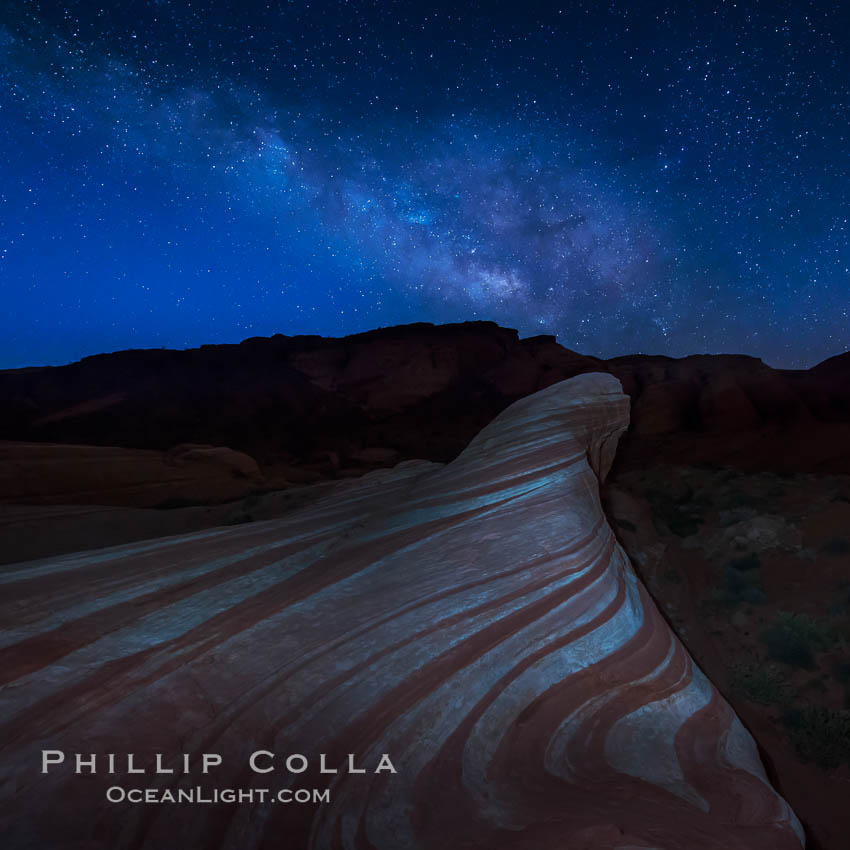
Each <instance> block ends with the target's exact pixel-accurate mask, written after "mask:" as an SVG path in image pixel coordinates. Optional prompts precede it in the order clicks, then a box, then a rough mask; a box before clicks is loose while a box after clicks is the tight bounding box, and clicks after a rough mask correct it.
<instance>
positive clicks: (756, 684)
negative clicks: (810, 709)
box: [730, 661, 788, 705]
mask: <svg viewBox="0 0 850 850" xmlns="http://www.w3.org/2000/svg"><path fill="white" fill-rule="evenodd" d="M730 684H731V686H732V690H733V691H734V692H735V693H737V694H739V695H740V696H742V697H745V698H746V699H748V700H751V701H752V702H757V703H760V704H761V705H776V704H777V703H782V702H784V701H785V699H786V698H787V696H788V683H787V682H786V681H785V677H784V676H783V675H782V673H781V672H780V671H779V670H778V669H777V668H776V667H774V666H771V665H767V664H762V663H761V662H760V661H752V662H749V663H740V664H736V665H735V666H734V667H733V668H732V671H731V674H730Z"/></svg>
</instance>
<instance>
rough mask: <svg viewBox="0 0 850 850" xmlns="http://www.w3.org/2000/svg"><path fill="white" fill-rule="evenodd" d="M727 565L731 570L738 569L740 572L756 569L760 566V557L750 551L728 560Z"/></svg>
mask: <svg viewBox="0 0 850 850" xmlns="http://www.w3.org/2000/svg"><path fill="white" fill-rule="evenodd" d="M729 566H730V567H731V568H732V569H733V570H739V571H740V572H745V571H746V570H757V569H758V568H759V567H760V566H761V558H760V557H759V556H758V553H756V552H750V553H749V554H748V555H744V556H743V557H741V558H735V559H734V560H732V561H729Z"/></svg>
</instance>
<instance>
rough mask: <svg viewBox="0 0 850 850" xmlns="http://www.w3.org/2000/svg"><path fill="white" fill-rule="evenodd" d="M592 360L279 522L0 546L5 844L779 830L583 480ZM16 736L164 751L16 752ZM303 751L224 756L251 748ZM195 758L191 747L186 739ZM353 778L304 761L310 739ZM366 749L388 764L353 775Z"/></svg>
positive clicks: (657, 839)
mask: <svg viewBox="0 0 850 850" xmlns="http://www.w3.org/2000/svg"><path fill="white" fill-rule="evenodd" d="M628 410H629V402H628V398H627V397H626V396H625V395H624V394H623V393H622V392H621V389H620V384H619V382H618V381H617V380H616V379H615V378H613V377H612V376H610V375H603V374H588V375H582V376H580V377H577V378H574V379H572V380H569V381H565V382H562V383H558V384H556V385H553V386H550V387H549V388H547V389H545V390H542V391H540V392H538V393H536V394H534V395H532V396H529V397H527V398H525V399H523V400H521V401H519V402H517V403H515V404H513V405H512V406H511V407H510V408H508V409H507V410H506V411H504V412H503V413H502V414H501V415H500V416H498V417H497V418H496V419H495V420H494V421H493V422H492V423H491V424H490V425H488V426H487V427H486V428H485V429H484V430H483V431H482V432H481V433H480V434H479V435H478V436H477V437H476V438H475V439H474V440H473V441H472V442H471V443H470V445H469V446H468V447H467V448H466V449H465V450H464V451H463V452H462V453H461V455H460V456H459V457H458V458H457V459H455V460H454V461H453V462H452V463H450V464H448V465H447V466H439V465H437V464H433V463H421V462H419V463H417V462H414V463H410V462H408V463H403V464H401V465H399V466H397V467H395V468H394V469H392V470H381V471H378V472H374V473H371V474H369V475H367V476H365V477H364V478H362V479H359V480H354V481H347V482H341V483H340V484H338V485H334V487H333V488H332V489H331V490H329V491H328V493H327V495H326V496H323V497H321V498H319V499H317V500H316V501H314V502H312V503H311V504H309V505H307V506H305V507H304V508H303V509H302V510H297V511H294V512H293V513H291V514H290V515H288V516H287V517H286V518H284V519H279V520H272V521H268V522H255V523H253V524H249V525H244V526H238V527H233V528H226V529H216V530H213V531H205V532H201V533H197V534H192V535H187V536H183V537H174V538H168V539H162V540H156V541H150V542H147V543H137V544H134V545H130V546H123V547H118V548H114V549H107V550H100V551H97V552H89V553H81V554H77V555H71V556H66V557H63V558H57V559H53V560H48V561H36V562H30V563H26V564H20V565H17V566H11V567H4V568H2V571H0V582H2V588H3V590H2V596H0V599H2V603H0V622H2V623H3V626H4V628H3V631H2V633H0V638H2V647H3V648H2V651H0V655H2V658H0V676H2V680H3V683H4V685H5V687H4V689H3V691H2V696H0V699H2V703H0V712H2V714H0V723H1V724H2V725H0V746H2V751H0V757H1V758H2V761H0V764H2V771H3V776H2V777H0V793H2V802H0V815H1V816H2V820H3V827H4V829H5V830H6V838H5V839H4V846H6V847H11V848H22V847H30V848H36V847H38V848H41V847H86V848H89V850H94V848H104V850H106V848H109V850H113V849H114V848H141V847H145V848H157V850H159V848H172V847H174V848H178V847H179V848H188V847H192V848H219V847H221V848H223V847H238V848H241V849H242V850H246V849H247V848H272V847H275V848H280V847H286V848H293V850H300V848H317V850H325V848H335V847H346V848H367V847H368V848H387V850H401V848H440V849H441V850H442V848H475V847H478V848H488V850H491V848H512V850H522V848H529V850H530V848H535V850H541V848H569V850H580V848H594V850H598V849H599V848H601V850H604V848H610V850H614V848H619V850H627V848H629V849H630V850H634V848H664V850H674V849H675V848H682V850H709V848H710V849H711V850H716V848H718V847H723V848H725V850H745V848H746V850H758V849H759V848H764V850H796V848H799V847H800V846H801V845H802V838H801V833H800V829H799V825H798V824H797V821H796V818H795V817H794V815H793V813H792V812H791V811H790V809H789V807H788V806H787V804H786V803H785V802H784V801H783V800H782V799H781V798H780V797H779V796H778V795H777V794H776V792H775V791H774V790H773V789H772V788H771V786H770V785H769V784H768V782H767V780H766V778H765V775H764V771H763V769H762V765H761V763H760V761H759V758H758V754H757V752H756V747H755V744H754V742H753V740H752V739H751V737H750V736H749V734H748V733H747V732H746V731H745V729H744V728H743V726H742V725H741V723H740V722H739V721H738V720H737V718H736V716H735V715H734V713H733V712H732V710H731V708H730V707H729V706H728V704H727V703H726V702H725V701H724V700H723V698H722V697H721V696H720V695H719V693H718V692H717V691H716V690H715V689H714V687H713V686H712V685H711V683H710V682H709V681H708V680H707V679H706V677H705V676H704V675H703V674H702V673H701V672H700V670H699V669H698V668H696V667H695V665H694V664H693V662H692V661H691V659H690V657H689V655H688V653H687V652H686V651H685V649H684V648H683V646H682V644H681V643H680V642H679V641H678V640H677V639H676V638H675V637H674V635H673V634H672V632H671V630H670V629H669V627H668V626H667V624H666V622H665V621H664V619H663V618H662V617H661V615H660V614H659V613H658V611H657V610H656V608H655V606H654V604H653V602H652V600H651V599H650V597H649V595H648V594H647V592H646V591H645V589H644V588H643V586H642V585H641V584H640V583H639V581H638V580H637V578H636V576H635V574H634V572H633V570H632V568H631V566H630V564H629V562H628V560H627V558H626V556H625V554H624V552H623V550H622V549H621V547H620V546H619V545H618V543H617V542H616V539H615V538H614V535H613V534H612V531H611V529H610V528H609V526H608V524H607V522H606V520H605V517H604V514H603V513H602V510H601V507H600V500H599V480H600V479H602V478H604V476H605V474H606V472H607V471H608V468H609V466H610V464H611V461H612V458H613V455H614V451H615V448H616V444H617V440H618V438H619V436H620V435H621V434H622V432H623V431H624V429H625V428H626V426H627V423H628ZM43 748H51V749H58V750H63V751H65V752H66V753H68V754H69V758H70V755H71V754H73V753H76V752H80V753H84V754H88V753H99V754H104V753H109V752H114V753H135V754H136V758H137V764H140V763H141V764H146V765H148V766H149V768H150V767H151V766H152V765H153V763H154V757H155V754H156V753H163V754H165V756H164V763H165V765H167V766H172V767H178V768H179V767H180V760H179V754H181V753H189V754H192V759H193V772H192V773H190V774H189V775H181V774H179V773H178V774H174V775H173V776H172V775H159V776H157V775H155V774H151V773H149V774H147V775H145V776H129V777H128V776H126V775H118V776H110V775H108V774H106V773H104V772H103V770H104V769H105V766H104V765H103V763H101V771H100V772H98V773H97V774H95V775H93V776H87V775H75V774H74V772H73V765H72V764H64V765H61V766H59V767H56V768H54V769H53V770H51V771H50V772H49V773H48V774H47V775H42V774H40V773H39V769H40V755H39V754H40V751H41V749H43ZM261 749H262V750H268V751H270V752H273V753H276V754H278V756H277V760H276V764H277V765H278V767H281V766H282V762H283V759H284V758H285V757H286V755H288V754H292V753H299V754H303V755H304V756H306V758H307V759H308V760H309V764H310V767H309V769H308V770H307V771H306V772H304V773H301V774H298V775H290V774H288V773H286V772H284V771H282V770H279V771H277V772H274V773H272V774H266V775H262V776H258V775H254V774H252V773H251V772H250V770H249V769H248V767H247V764H248V756H249V754H250V753H252V752H254V751H257V750H261ZM204 752H207V753H218V754H220V755H221V756H222V759H223V763H222V765H221V766H220V767H219V768H217V769H215V770H214V771H213V772H212V773H211V774H210V775H208V776H203V775H201V774H200V773H199V772H198V771H199V768H198V759H199V757H200V754H201V753H204ZM323 753H324V754H326V763H327V764H328V765H331V766H342V765H344V763H345V760H346V758H347V754H348V753H354V754H355V756H356V759H357V764H358V766H363V767H365V768H366V769H367V770H368V771H369V772H367V773H365V774H350V773H347V772H345V771H344V770H341V771H340V772H339V773H338V774H324V775H323V774H320V773H319V756H320V754H323ZM382 753H386V754H388V755H389V756H390V758H391V760H392V763H393V765H394V767H395V769H396V771H397V773H395V774H392V773H388V772H381V773H373V772H372V771H373V770H374V768H375V767H376V765H377V764H378V763H379V759H380V756H381V754H382ZM112 785H123V786H125V787H131V786H136V787H145V788H155V789H158V790H159V791H162V790H164V789H168V788H171V789H179V788H188V787H194V786H197V785H202V786H204V787H207V788H216V787H217V788H224V787H230V788H249V787H252V786H253V787H270V788H272V789H280V788H285V787H290V788H326V787H327V788H329V789H330V801H329V802H327V803H323V804H317V805H311V804H300V805H296V804H288V805H284V804H276V805H275V804H271V803H267V804H265V805H247V804H243V805H196V806H188V805H183V806H177V805H142V804H139V805H135V806H130V805H127V804H110V803H108V802H106V800H105V798H104V794H105V791H106V789H107V788H108V787H109V786H112Z"/></svg>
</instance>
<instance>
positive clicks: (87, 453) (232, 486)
mask: <svg viewBox="0 0 850 850" xmlns="http://www.w3.org/2000/svg"><path fill="white" fill-rule="evenodd" d="M261 481H262V475H261V473H260V470H259V467H258V466H257V463H256V461H254V459H253V458H250V457H248V456H247V455H245V454H242V453H241V452H234V451H232V450H231V449H227V448H222V447H213V446H180V447H177V448H175V449H173V450H171V451H170V452H166V453H163V452H157V451H150V450H146V449H121V448H109V447H104V446H74V445H57V444H51V443H13V442H0V503H6V504H20V505H26V504H30V505H32V504H43V505H69V504H76V505H124V506H129V505H133V506H136V507H155V506H157V505H159V504H161V503H162V502H165V501H167V502H171V503H178V502H183V503H185V502H202V503H205V504H211V503H216V502H226V501H230V500H232V499H238V498H240V497H242V496H244V495H246V494H247V493H249V492H251V490H253V489H254V488H256V487H257V486H258V485H259V484H260V482H261Z"/></svg>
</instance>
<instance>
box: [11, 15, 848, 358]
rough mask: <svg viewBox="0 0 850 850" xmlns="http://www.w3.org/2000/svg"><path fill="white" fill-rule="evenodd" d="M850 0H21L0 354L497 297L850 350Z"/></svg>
mask: <svg viewBox="0 0 850 850" xmlns="http://www.w3.org/2000/svg"><path fill="white" fill-rule="evenodd" d="M847 43H850V13H848V11H847V10H846V9H845V10H842V9H841V4H838V5H836V4H833V3H807V2H783V0H765V2H761V3H755V2H749V3H747V2H738V3H734V2H701V0H696V2H691V3H687V4H686V3H652V2H641V3H626V2H604V0H602V2H599V0H589V2H586V3H563V4H560V5H559V4H558V3H556V2H548V3H539V4H538V3H536V2H532V0H525V2H514V3H506V2H499V0H488V2H465V3H455V2H452V3H439V4H432V3H428V2H394V0H378V2H371V0H352V2H332V1H331V0H327V2H319V0H315V2H301V0H290V2H276V3H256V2H252V0H239V2H231V0H216V2H215V3H207V2H202V0H196V2H169V0H147V1H146V2H143V0H114V2H111V3H109V4H103V5H102V6H101V5H100V4H99V3H97V2H95V1H94V0H85V2H70V0H69V2H65V3H62V2H59V0H55V1H54V2H46V0H45V2H41V3H37V2H20V0H11V2H6V3H5V4H4V8H3V14H2V15H0V294H2V298H3V304H4V309H2V310H0V368H10V367H19V366H26V365H42V364H58V363H66V362H69V361H72V360H75V359H78V358H79V357H82V356H85V355H87V354H93V353H97V352H102V351H113V350H117V349H122V348H154V347H160V346H165V347H171V348H185V347H193V346H197V345H200V344H202V343H211V342H238V341H239V340H241V339H244V338H246V337H249V336H257V335H264V336H266V335H270V334H272V333H285V334H299V333H319V334H324V335H333V336H339V335H344V334H349V333H355V332H358V331H363V330H368V329H370V328H373V327H378V326H387V325H393V324H399V323H406V322H414V321H431V322H448V321H463V320H466V319H491V320H494V321H496V322H499V323H500V324H502V325H506V326H509V327H514V328H517V329H518V330H519V331H520V333H521V335H523V336H529V335H534V334H539V333H551V334H556V335H557V337H558V340H559V341H560V342H561V343H562V344H563V345H565V346H567V347H568V348H572V349H574V350H578V351H581V352H583V353H586V354H593V355H597V356H603V357H610V356H616V355H619V354H628V353H635V352H644V353H652V354H668V355H672V356H684V355H687V354H692V353H702V352H709V353H721V352H731V353H747V354H752V355H755V356H758V357H761V358H763V359H764V360H765V361H766V362H768V363H769V364H771V365H773V366H779V367H786V368H803V367H808V366H811V365H813V364H814V363H817V362H819V361H820V360H823V359H824V358H826V357H829V356H831V355H834V354H838V353H840V352H843V351H845V350H847V349H850V317H849V316H848V313H850V224H848V217H850V205H848V202H850V180H848V176H849V175H850V157H849V156H848V152H850V146H848V140H850V127H848V117H850V60H848V56H847V52H846V50H845V49H844V45H845V44H847Z"/></svg>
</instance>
